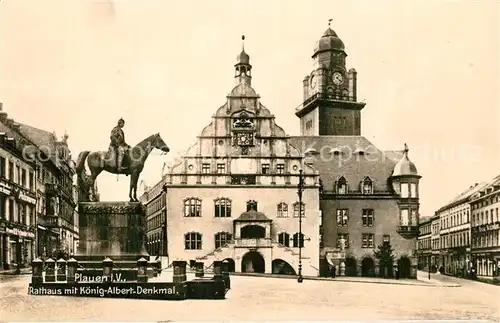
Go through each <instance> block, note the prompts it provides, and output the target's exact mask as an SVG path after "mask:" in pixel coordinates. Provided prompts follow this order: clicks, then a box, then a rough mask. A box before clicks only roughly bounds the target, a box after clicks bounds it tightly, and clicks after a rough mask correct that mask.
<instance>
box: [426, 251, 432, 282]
mask: <svg viewBox="0 0 500 323" xmlns="http://www.w3.org/2000/svg"><path fill="white" fill-rule="evenodd" d="M427 272H428V274H429V279H431V256H430V255H429V260H428V261H427Z"/></svg>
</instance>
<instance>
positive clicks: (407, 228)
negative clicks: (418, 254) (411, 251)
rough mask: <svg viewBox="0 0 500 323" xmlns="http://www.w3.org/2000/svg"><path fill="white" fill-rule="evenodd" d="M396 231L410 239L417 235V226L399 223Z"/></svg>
mask: <svg viewBox="0 0 500 323" xmlns="http://www.w3.org/2000/svg"><path fill="white" fill-rule="evenodd" d="M397 232H398V233H399V235H401V236H402V237H403V238H406V239H411V238H416V237H418V232H419V231H418V226H417V225H400V226H398V229H397Z"/></svg>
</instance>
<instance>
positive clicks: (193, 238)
mask: <svg viewBox="0 0 500 323" xmlns="http://www.w3.org/2000/svg"><path fill="white" fill-rule="evenodd" d="M184 248H185V249H186V250H201V234H200V233H198V232H189V233H186V234H185V235H184Z"/></svg>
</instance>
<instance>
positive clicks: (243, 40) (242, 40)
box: [241, 35, 245, 51]
mask: <svg viewBox="0 0 500 323" xmlns="http://www.w3.org/2000/svg"><path fill="white" fill-rule="evenodd" d="M241 50H242V51H245V35H241Z"/></svg>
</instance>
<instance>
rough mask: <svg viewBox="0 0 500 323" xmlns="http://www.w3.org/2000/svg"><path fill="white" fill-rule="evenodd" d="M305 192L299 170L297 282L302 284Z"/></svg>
mask: <svg viewBox="0 0 500 323" xmlns="http://www.w3.org/2000/svg"><path fill="white" fill-rule="evenodd" d="M303 191H304V178H303V175H302V169H301V170H299V185H298V192H297V194H298V195H299V237H298V242H299V275H298V277H297V282H299V283H302V281H303V280H304V278H303V277H302V243H303V241H304V239H303V238H302V192H303Z"/></svg>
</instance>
